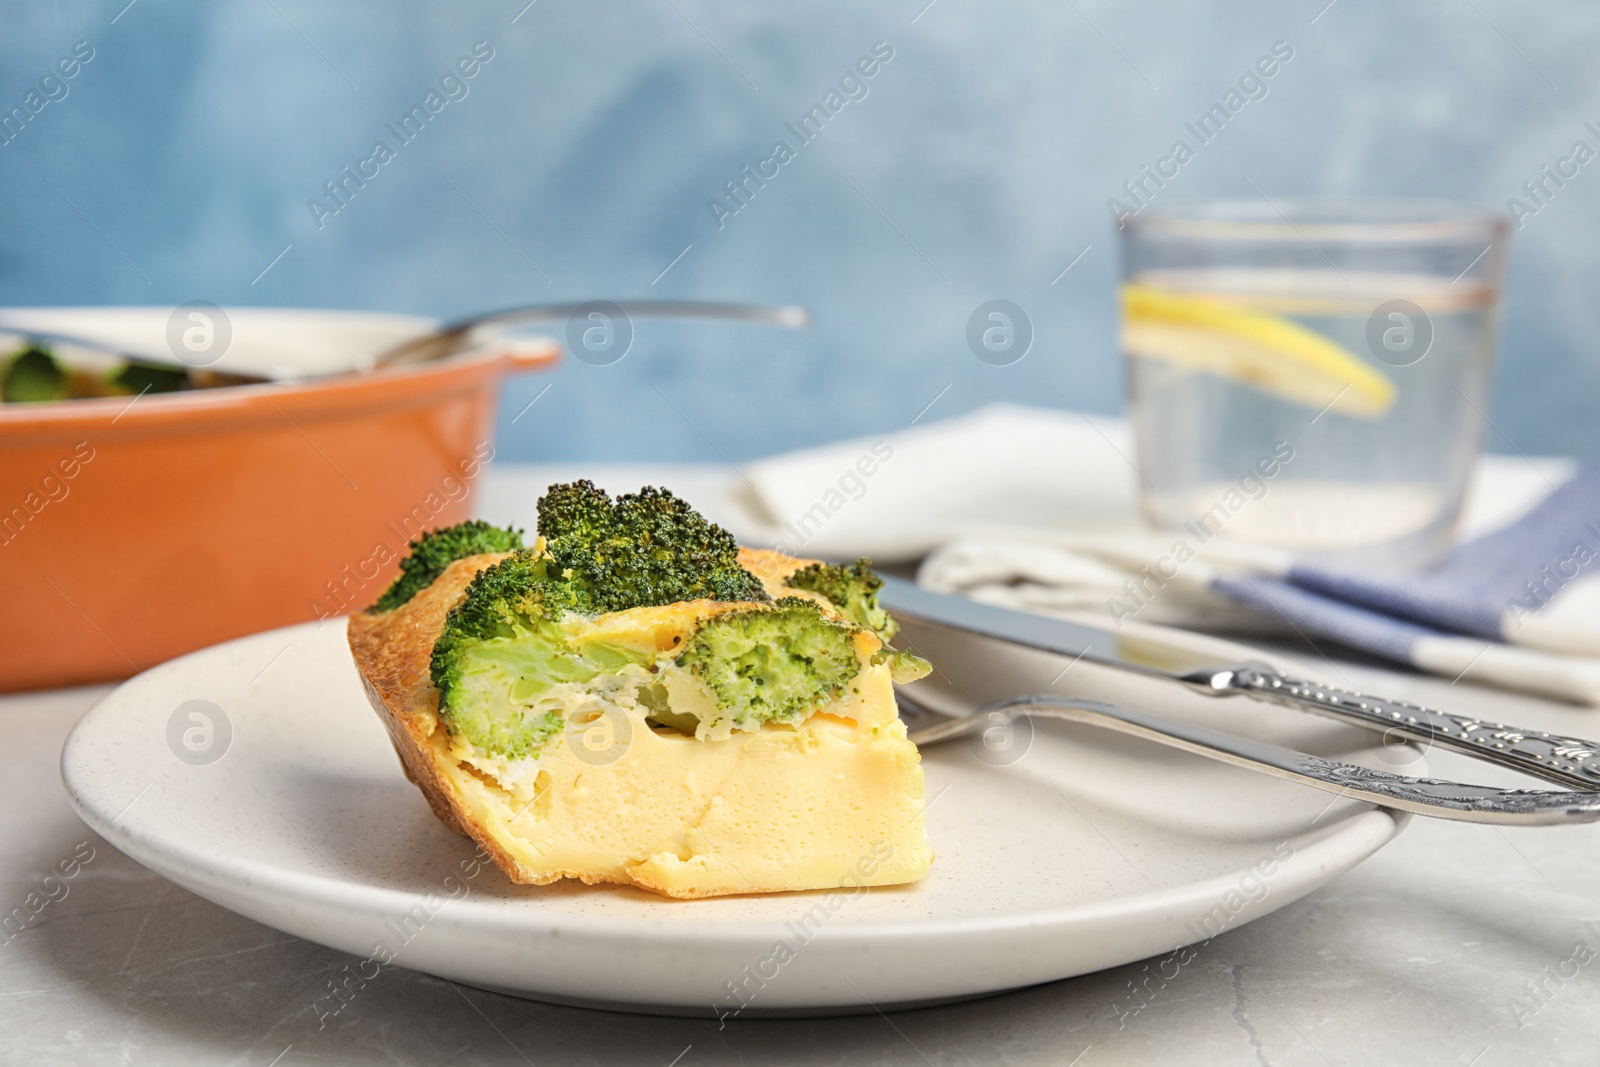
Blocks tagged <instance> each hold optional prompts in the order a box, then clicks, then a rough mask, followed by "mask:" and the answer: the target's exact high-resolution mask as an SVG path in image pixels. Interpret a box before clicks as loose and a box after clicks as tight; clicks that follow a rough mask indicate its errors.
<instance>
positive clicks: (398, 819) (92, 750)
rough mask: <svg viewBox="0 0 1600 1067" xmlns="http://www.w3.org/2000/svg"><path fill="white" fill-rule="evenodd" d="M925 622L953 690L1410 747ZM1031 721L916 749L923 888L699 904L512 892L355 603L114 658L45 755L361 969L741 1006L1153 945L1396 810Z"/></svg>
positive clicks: (897, 987) (129, 849)
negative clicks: (441, 792) (390, 711)
mask: <svg viewBox="0 0 1600 1067" xmlns="http://www.w3.org/2000/svg"><path fill="white" fill-rule="evenodd" d="M912 637H913V639H914V640H916V641H917V642H918V647H919V648H920V649H921V650H922V651H923V652H924V653H925V654H927V655H929V656H930V658H933V659H934V661H935V662H936V663H937V664H938V665H939V667H940V674H939V675H936V676H935V678H934V679H933V680H931V681H930V682H926V683H919V685H922V686H924V687H931V689H927V690H925V692H924V693H923V695H924V697H925V698H926V699H927V700H929V701H930V702H931V703H935V704H940V705H943V706H945V707H957V706H962V705H970V704H972V703H975V702H978V701H982V700H985V699H990V698H993V697H996V696H1003V695H1010V694H1013V693H1017V692H1036V691H1048V690H1049V689H1050V686H1051V683H1052V681H1054V683H1055V691H1057V692H1062V693H1066V692H1072V693H1075V694H1078V695H1083V696H1092V697H1097V698H1099V699H1109V700H1117V701H1121V702H1123V703H1126V704H1129V705H1130V706H1135V707H1142V708H1146V709H1148V710H1152V711H1159V712H1160V713H1162V714H1165V715H1169V716H1171V717H1175V718H1176V717H1188V718H1202V719H1204V720H1205V721H1207V722H1210V723H1212V724H1214V725H1217V726H1218V727H1220V728H1222V729H1226V730H1231V731H1233V732H1235V733H1242V734H1250V735H1252V736H1257V737H1261V738H1263V739H1266V740H1272V741H1275V742H1277V743H1280V744H1286V745H1291V746H1296V747H1299V748H1301V749H1303V750H1305V751H1309V752H1315V753H1318V754H1321V755H1328V756H1337V757H1339V758H1342V759H1347V760H1350V761H1352V762H1357V763H1365V764H1367V765H1369V766H1376V767H1382V768H1385V769H1395V770H1401V771H1404V772H1405V773H1420V772H1421V771H1422V766H1421V763H1420V760H1419V759H1418V758H1417V757H1416V756H1415V754H1414V753H1412V752H1410V751H1409V750H1404V749H1402V750H1399V751H1398V752H1397V751H1395V750H1385V749H1383V748H1382V747H1381V745H1380V744H1379V743H1378V739H1377V738H1376V737H1375V736H1374V735H1369V734H1365V733H1362V732H1359V731H1355V730H1353V729H1351V728H1348V727H1342V726H1340V725H1338V724H1334V723H1327V722H1322V721H1319V720H1314V719H1310V718H1306V717H1302V716H1299V715H1297V714H1295V713H1292V712H1287V711H1284V710H1281V709H1277V708H1273V707H1270V706H1265V705H1257V704H1252V703H1249V702H1247V701H1244V700H1216V699H1208V698H1205V697H1200V696H1194V695H1190V694H1189V693H1187V692H1185V691H1184V690H1183V689H1182V688H1181V687H1178V686H1163V685H1160V684H1159V683H1151V682H1145V681H1141V680H1139V679H1136V678H1131V677H1126V676H1123V675H1120V674H1118V673H1116V672H1112V671H1107V670H1104V669H1100V668H1094V667H1092V666H1090V665H1088V664H1078V665H1077V666H1074V667H1072V668H1071V669H1070V670H1068V671H1067V672H1066V673H1065V674H1063V673H1062V668H1063V667H1064V666H1065V665H1066V664H1065V662H1064V661H1062V660H1059V659H1056V658H1054V657H1051V656H1048V655H1044V654H1040V653H1033V652H1026V651H1022V650H1017V649H1013V648H1008V647H1004V646H998V645H991V644H988V643H985V642H982V641H979V640H977V639H972V638H966V637H960V636H951V635H948V634H946V635H943V636H941V635H939V634H936V633H926V634H916V633H914V632H912ZM1213 644H1215V645H1216V647H1217V648H1218V650H1219V654H1220V653H1222V652H1227V653H1228V654H1229V655H1230V656H1231V658H1242V657H1241V656H1240V650H1239V649H1237V648H1233V649H1231V650H1230V649H1228V648H1226V646H1222V645H1220V644H1216V643H1213ZM957 680H959V681H957ZM1027 733H1028V731H1026V730H1023V729H1019V730H1018V731H1017V733H1016V735H1015V736H1013V737H1011V738H1009V739H1000V740H1001V742H1002V743H1001V744H999V745H998V746H996V745H995V744H994V743H995V741H996V739H995V738H992V737H991V738H990V742H991V747H989V748H985V747H984V746H983V744H982V742H981V741H976V742H974V743H973V744H972V745H968V744H966V743H962V742H957V743H954V744H952V745H950V746H946V747H941V748H936V749H930V750H928V751H927V752H926V753H925V755H924V759H925V764H926V768H927V781H928V797H929V803H928V808H927V824H928V833H929V837H930V838H931V841H932V844H933V848H934V851H935V852H936V853H937V854H938V859H937V861H936V862H935V864H934V867H933V871H932V873H931V874H930V875H929V877H928V878H927V879H926V880H925V881H924V882H922V883H920V884H918V885H915V886H910V887H904V888H890V889H875V890H858V891H849V890H844V891H840V892H837V893H832V894H829V893H821V892H818V893H804V894H781V895H774V896H767V897H729V898H721V899H714V900H702V901H670V900H664V899H661V898H657V897H654V896H651V895H650V894H647V893H644V892H639V891H634V890H629V889H619V888H616V887H594V888H588V887H584V886H579V885H558V886H551V887H544V888H534V887H523V886H516V885H513V884H511V883H510V882H508V881H507V880H506V879H505V877H504V876H502V875H501V874H500V872H499V871H498V870H496V869H495V868H494V867H492V866H489V865H486V864H480V863H479V862H477V861H476V860H475V858H474V856H475V854H474V848H473V846H472V845H471V843H470V842H468V841H467V840H466V839H465V838H462V837H459V836H457V835H456V834H453V833H451V832H449V831H448V830H446V829H445V828H444V827H443V826H441V825H440V824H439V823H438V822H437V821H436V820H435V819H434V817H433V815H432V813H431V812H430V811H429V810H428V807H427V804H426V803H425V802H424V800H423V798H422V796H421V794H420V793H418V791H417V790H416V788H415V787H413V786H412V785H411V784H410V783H409V782H408V781H407V780H406V779H405V777H404V775H403V774H402V773H401V770H400V766H399V762H398V760H397V759H396V757H395V754H394V752H393V750H392V749H391V747H390V745H389V740H388V737H387V736H386V735H385V733H384V730H383V727H382V726H381V724H380V723H379V721H378V719H377V717H376V716H375V715H374V714H373V712H372V710H371V709H370V708H369V707H368V706H367V703H366V699H365V698H364V697H363V695H362V692H361V688H360V685H359V683H358V681H357V678H356V673H355V669H354V666H353V665H352V663H351V662H350V658H349V654H348V652H347V650H346V647H345V640H344V627H343V625H342V624H332V623H330V624H327V625H321V626H318V625H317V624H308V625H305V626H300V627H294V628H290V629H285V630H278V631H273V632H270V633H264V634H258V635H255V636H253V637H248V638H244V639H241V640H238V641H234V642H231V643H228V644H225V645H219V646H217V647H215V648H210V649H206V650H204V651H201V652H197V653H194V654H193V655H190V656H186V657H184V658H182V659H179V660H175V661H173V662H171V663H168V664H165V665H163V666H161V667H158V668H156V669H154V670H151V671H148V672H146V673H145V674H143V675H141V676H139V677H137V678H135V679H133V680H132V681H129V682H128V683H126V684H125V685H123V686H122V687H121V688H119V689H117V690H116V691H115V692H113V693H112V694H111V695H109V696H108V697H106V699H105V700H103V701H102V702H101V703H100V704H98V705H97V706H96V707H95V708H94V709H93V710H91V711H90V712H89V713H88V715H86V716H85V717H84V719H83V720H82V721H81V722H80V723H79V724H78V726H77V728H76V729H75V730H74V731H73V733H72V736H71V737H70V738H69V739H68V741H67V744H66V748H65V750H64V751H63V753H62V777H63V780H64V781H65V784H66V787H67V791H68V793H69V795H70V797H71V799H72V803H73V804H74V806H75V807H76V808H77V810H78V812H79V813H80V814H81V815H82V816H83V818H84V820H85V821H87V822H88V823H89V825H90V826H92V827H93V828H94V829H95V830H96V831H97V832H98V833H100V834H101V835H103V836H104V837H105V838H106V839H107V840H109V841H110V842H112V843H113V844H114V845H116V846H117V847H118V848H120V849H121V850H123V851H124V852H126V853H127V854H128V855H130V856H132V857H133V858H134V859H136V860H138V861H139V862H140V863H143V864H144V865H145V866H147V867H149V868H151V869H152V870H155V871H157V872H158V873H160V874H162V875H164V876H165V877H167V878H169V879H171V880H172V881H174V882H176V883H178V884H179V885H182V886H184V887H185V888H187V889H190V890H192V891H194V892H195V893H198V894H200V895H201V896H203V897H206V898H207V899H209V900H212V901H215V902H216V903H218V904H220V905H222V906H223V907H226V908H229V909H232V910H233V911H236V912H238V913H240V914H242V915H245V916H248V917H250V918H252V919H255V920H257V921H259V922H262V923H266V924H268V925H270V926H274V927H277V928H278V929H281V930H285V931H287V932H289V933H292V934H296V935H299V936H301V937H305V938H308V939H310V940H312V941H317V942H321V943H323V944H326V945H330V946H333V947H335V948H339V949H342V950H344V951H348V952H350V953H353V954H355V956H357V957H359V959H358V960H356V961H353V964H352V971H353V972H354V973H358V974H360V973H365V974H369V975H370V974H371V973H372V971H373V970H374V969H375V968H379V967H382V966H386V965H395V966H403V967H409V968H413V969H416V970H420V971H426V972H429V973H432V974H437V975H441V976H443V977H446V978H450V979H452V980H455V981H459V982H465V983H470V984H474V985H479V986H483V987H486V988H493V989H498V990H501V991H503V992H511V993H516V994H520V995H523V996H528V997H534V998H540V999H547V1000H553V1001H561V1002H567V1003H581V1004H595V1005H604V1006H606V1007H612V1008H621V1009H632V1010H641V1011H652V1012H665V1013H674V1014H698V1015H715V1014H734V1013H737V1014H739V1015H740V1016H742V1017H746V1018H747V1017H750V1016H752V1015H756V1014H772V1013H807V1014H831V1013H847V1012H857V1011H871V1010H873V1009H874V1008H880V1009H881V1008H888V1007H890V1006H897V1005H910V1004H925V1003H929V1002H935V1001H940V1000H946V999H952V998H961V997H969V996H977V995H982V994H985V993H991V992H996V991H999V990H1004V989H1011V988H1016V987H1020V986H1026V985H1031V984H1035V983H1039V982H1046V981H1051V980H1054V979H1059V978H1066V977H1070V976H1072V975H1077V974H1083V973H1087V972H1090V971H1094V970H1098V969H1101V968H1104V967H1109V966H1113V965H1117V964H1121V963H1125V962H1129V961H1132V960H1137V959H1142V958H1145V957H1149V956H1156V955H1165V954H1167V953H1169V952H1172V951H1173V950H1174V949H1175V948H1177V947H1178V946H1180V945H1184V944H1189V943H1192V942H1195V941H1200V940H1204V939H1205V938H1207V937H1209V936H1212V935H1214V934H1216V933H1217V932H1219V931H1225V930H1229V929H1232V928H1234V927H1237V926H1239V925H1241V924H1243V923H1246V922H1249V921H1250V920H1252V919H1255V918H1258V917H1260V916H1261V915H1264V914H1267V913H1269V912H1271V911H1274V910H1276V909H1277V908H1280V907H1282V906H1283V905H1285V904H1288V903H1290V902H1291V901H1294V900H1296V899H1298V898H1299V897H1301V896H1303V895H1305V894H1306V893H1308V892H1310V891H1312V890H1313V889H1315V888H1316V887H1318V886H1320V885H1322V884H1323V883H1325V882H1327V881H1328V880H1329V879H1331V878H1333V877H1335V876H1336V875H1338V874H1339V873H1341V872H1343V871H1345V870H1347V869H1349V868H1350V867H1352V866H1354V865H1355V864H1357V863H1359V862H1360V861H1361V860H1363V859H1365V858H1366V857H1367V856H1369V855H1371V854H1372V853H1373V852H1375V851H1376V850H1377V849H1379V848H1381V847H1382V846H1383V845H1384V844H1385V843H1387V842H1388V841H1389V840H1390V839H1392V838H1393V837H1394V836H1395V834H1396V833H1397V832H1398V830H1399V828H1400V826H1401V825H1402V823H1401V821H1400V820H1398V819H1397V818H1396V817H1394V816H1392V815H1390V814H1388V813H1386V812H1384V811H1381V810H1376V809H1373V808H1371V807H1368V806H1365V805H1360V804H1355V803H1351V802H1348V801H1342V800H1334V801H1333V802H1332V803H1330V800H1329V796H1328V795H1327V794H1325V793H1321V792H1317V791H1313V790H1309V789H1305V788H1303V787H1299V786H1296V785H1293V784H1290V783H1286V782H1282V781H1278V780H1275V779H1272V778H1268V777H1265V776H1260V775H1256V774H1252V773H1250V772H1247V771H1243V770H1239V769H1235V768H1232V767H1227V766H1224V765H1222V764H1218V763H1214V762H1210V761H1207V760H1204V759H1201V758H1199V757H1196V756H1190V755H1185V754H1183V753H1179V752H1176V751H1173V750H1170V749H1165V748H1161V747H1158V746H1155V745H1152V744H1150V743H1148V742H1143V741H1139V740H1136V739H1132V738H1127V737H1121V736H1115V735H1110V734H1106V733H1103V732H1098V731H1094V730H1092V729H1089V728H1086V727H1079V726H1073V725H1069V724H1059V723H1040V724H1039V725H1038V727H1037V729H1036V732H1033V734H1032V736H1031V737H1030V736H1025V735H1026V734H1027ZM1007 741H1009V743H1006V742H1007ZM1397 760H1407V761H1410V762H1407V763H1402V764H1397V763H1396V762H1395V761H1397Z"/></svg>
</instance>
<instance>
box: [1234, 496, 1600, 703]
mask: <svg viewBox="0 0 1600 1067" xmlns="http://www.w3.org/2000/svg"><path fill="white" fill-rule="evenodd" d="M1597 561H1600V472H1586V473H1583V474H1580V475H1578V476H1577V477H1574V478H1572V479H1571V480H1569V481H1567V482H1566V483H1564V484H1563V485H1561V486H1559V487H1557V488H1556V489H1554V490H1553V491H1552V492H1551V493H1550V494H1549V495H1548V496H1547V497H1545V499H1544V500H1543V501H1541V502H1540V503H1539V504H1537V505H1536V506H1534V507H1533V508H1532V509H1531V510H1530V511H1528V512H1527V513H1526V514H1525V515H1523V516H1522V517H1521V518H1520V519H1518V520H1516V521H1515V522H1513V523H1511V524H1510V525H1509V526H1506V527H1504V528H1502V529H1500V530H1497V531H1495V532H1493V533H1490V534H1487V535H1485V536H1483V537H1479V538H1477V539H1475V540H1472V541H1467V542H1464V543H1462V544H1461V545H1459V546H1457V547H1456V548H1455V549H1453V550H1452V551H1451V552H1450V553H1449V555H1448V556H1446V557H1445V559H1444V560H1443V561H1442V562H1440V563H1439V564H1438V565H1437V566H1435V567H1433V568H1431V569H1429V570H1426V571H1423V572H1420V573H1416V574H1404V575H1382V574H1373V573H1367V572H1362V571H1360V570H1356V569H1352V568H1335V567H1322V566H1314V565H1309V564H1294V565H1292V566H1290V567H1289V568H1288V569H1287V571H1285V572H1284V573H1282V574H1281V575H1270V574H1262V573H1256V574H1251V573H1234V574H1219V575H1217V576H1215V577H1214V578H1213V579H1212V583H1211V584H1212V588H1213V589H1215V590H1216V591H1217V592H1219V593H1221V594H1223V595H1224V596H1226V597H1228V598H1229V599H1231V600H1233V601H1235V602H1237V603H1239V604H1244V605H1247V606H1249V607H1252V608H1255V609H1256V610H1258V611H1261V612H1265V613H1267V614H1270V615H1275V616H1277V617H1279V618H1281V619H1282V620H1284V621H1285V622H1287V623H1288V624H1289V625H1291V626H1293V627H1294V628H1295V629H1297V630H1300V631H1301V632H1303V633H1305V634H1307V635H1308V636H1313V637H1315V636H1324V637H1330V638H1334V639H1336V640H1338V641H1341V642H1343V643H1344V644H1347V645H1351V646H1353V647H1355V648H1359V649H1363V650H1365V651H1368V652H1371V653H1373V654H1375V655H1379V656H1382V657H1384V658H1387V659H1391V660H1396V661H1399V662H1401V663H1406V664H1410V665H1413V666H1416V667H1420V668H1423V669H1426V670H1432V671H1435V672H1436V673H1449V669H1450V668H1453V667H1454V668H1456V669H1458V670H1459V671H1461V672H1465V671H1467V670H1469V669H1472V668H1473V667H1479V668H1480V669H1481V670H1483V671H1485V672H1487V673H1491V674H1495V675H1498V676H1500V678H1499V680H1501V681H1502V683H1507V682H1511V681H1513V680H1516V679H1522V680H1520V681H1518V682H1517V684H1518V687H1519V688H1535V689H1540V690H1542V691H1552V690H1554V691H1556V692H1558V693H1559V694H1560V695H1564V696H1571V697H1578V698H1580V699H1588V700H1594V699H1600V688H1597V686H1596V682H1597V681H1600V679H1597V678H1596V675H1597V674H1600V661H1596V660H1591V659H1590V657H1600V580H1597V579H1600V566H1597ZM1485 660H1487V661H1488V662H1485ZM1457 665H1459V667H1458V666H1457ZM1528 672H1533V673H1534V677H1531V678H1525V679H1524V678H1523V676H1524V675H1525V674H1527V673H1528ZM1540 672H1543V673H1546V674H1550V675H1551V676H1552V677H1551V678H1550V679H1549V681H1550V684H1548V685H1540V684H1538V683H1539V679H1538V677H1537V675H1538V674H1539V673H1540Z"/></svg>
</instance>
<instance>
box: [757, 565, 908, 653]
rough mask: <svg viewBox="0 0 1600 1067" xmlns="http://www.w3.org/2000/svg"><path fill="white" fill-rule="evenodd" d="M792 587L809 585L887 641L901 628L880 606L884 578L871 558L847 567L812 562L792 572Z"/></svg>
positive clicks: (789, 583) (842, 612)
mask: <svg viewBox="0 0 1600 1067" xmlns="http://www.w3.org/2000/svg"><path fill="white" fill-rule="evenodd" d="M785 584H787V585H788V586H789V587H790V588H791V589H806V590H809V591H810V592H813V593H820V594H822V595H823V596H825V597H827V598H828V603H830V604H832V605H833V606H834V607H836V608H838V609H839V613H840V614H842V615H843V616H844V617H845V618H847V619H849V620H850V621H851V622H853V623H855V624H856V625H857V626H859V627H861V628H862V629H863V630H871V631H872V632H873V633H875V634H877V635H878V640H880V641H882V642H883V643H884V644H888V643H889V639H890V638H891V637H893V636H894V635H895V634H897V633H899V632H900V624H899V623H897V622H895V621H894V619H893V618H892V617H891V616H890V615H889V613H888V612H887V611H885V610H883V608H881V607H879V606H878V590H879V589H882V588H883V579H882V578H880V577H878V572H877V571H874V570H873V569H872V561H871V560H870V559H858V560H856V561H855V562H854V563H852V564H850V566H848V567H845V566H842V565H839V564H833V563H813V564H812V565H811V566H809V567H802V568H801V569H800V570H797V571H795V572H794V573H793V574H791V575H790V576H789V580H788V581H787V582H786V583H785Z"/></svg>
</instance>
